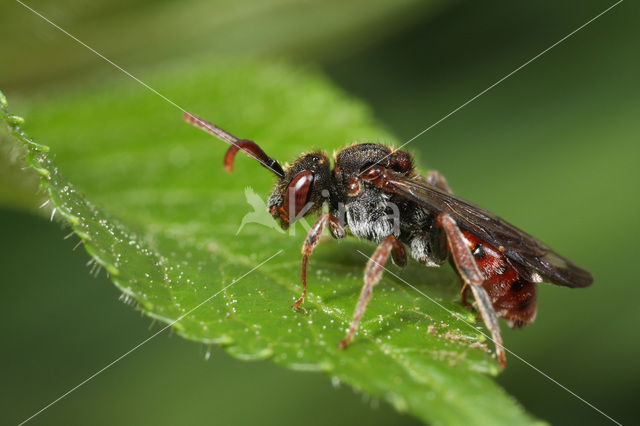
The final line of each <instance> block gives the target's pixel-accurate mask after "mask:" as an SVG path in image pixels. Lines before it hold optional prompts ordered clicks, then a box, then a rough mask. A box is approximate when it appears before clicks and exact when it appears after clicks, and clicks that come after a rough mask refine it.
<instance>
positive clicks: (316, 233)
mask: <svg viewBox="0 0 640 426" xmlns="http://www.w3.org/2000/svg"><path fill="white" fill-rule="evenodd" d="M327 222H329V229H330V231H331V235H332V236H333V237H334V238H343V237H344V236H345V230H344V228H343V227H342V225H340V222H339V221H338V219H337V218H336V217H335V216H333V215H332V214H331V213H322V214H321V215H320V217H319V218H318V220H317V221H316V223H315V224H314V225H313V226H312V227H311V229H310V230H309V232H308V233H307V237H306V238H305V240H304V244H303V245H302V268H301V271H300V278H301V279H302V296H300V299H298V301H297V302H296V303H294V304H293V307H292V308H293V310H294V311H297V310H298V308H299V307H300V305H302V303H303V302H304V298H305V297H306V296H307V263H309V256H311V253H313V250H314V249H315V248H316V246H317V245H318V243H319V242H320V237H321V236H322V231H323V230H324V227H325V226H326V224H327ZM303 310H304V308H303ZM305 312H306V311H305Z"/></svg>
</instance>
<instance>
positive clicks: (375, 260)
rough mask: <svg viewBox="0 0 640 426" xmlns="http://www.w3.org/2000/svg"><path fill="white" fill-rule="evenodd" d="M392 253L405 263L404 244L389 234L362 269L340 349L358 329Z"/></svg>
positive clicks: (399, 262)
mask: <svg viewBox="0 0 640 426" xmlns="http://www.w3.org/2000/svg"><path fill="white" fill-rule="evenodd" d="M392 253H393V258H394V260H395V261H396V263H398V264H399V265H405V264H406V263H407V253H406V252H405V250H404V246H403V245H402V243H401V242H400V240H398V239H397V238H396V237H394V236H393V235H389V236H388V237H387V238H385V239H384V240H383V241H382V242H381V243H380V245H379V246H378V248H377V249H376V251H375V252H374V253H373V255H372V256H371V258H370V259H369V261H368V262H367V266H366V267H365V270H364V286H363V287H362V291H361V292H360V299H358V304H357V305H356V310H355V312H354V313H353V320H351V327H350V328H349V332H348V333H347V337H345V338H344V340H342V341H341V342H340V344H339V345H338V347H339V348H340V349H344V348H346V347H347V345H348V344H349V342H350V341H351V340H352V339H353V336H354V335H355V334H356V331H358V325H359V324H360V320H361V319H362V316H363V315H364V311H365V310H366V309H367V304H368V303H369V301H370V300H371V296H372V295H373V286H374V285H376V284H378V282H379V281H380V279H381V278H382V272H383V271H384V265H385V264H386V263H387V260H389V256H390V255H391V254H392Z"/></svg>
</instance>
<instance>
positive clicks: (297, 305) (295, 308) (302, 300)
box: [291, 297, 308, 314]
mask: <svg viewBox="0 0 640 426" xmlns="http://www.w3.org/2000/svg"><path fill="white" fill-rule="evenodd" d="M302 302H304V297H301V298H300V299H298V301H297V302H296V303H294V304H293V306H292V307H291V309H292V310H293V312H298V309H302V312H304V313H305V314H306V313H308V312H307V310H306V309H305V308H303V307H302V306H300V305H302Z"/></svg>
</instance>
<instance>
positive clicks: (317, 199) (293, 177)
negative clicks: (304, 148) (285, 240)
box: [268, 152, 330, 229]
mask: <svg viewBox="0 0 640 426" xmlns="http://www.w3.org/2000/svg"><path fill="white" fill-rule="evenodd" d="M329 179H330V164H329V159H328V158H327V156H326V155H325V154H323V153H318V152H312V153H310V154H305V155H303V156H302V157H300V158H299V159H298V160H296V161H295V162H294V163H293V165H291V166H290V167H287V168H286V170H285V172H284V177H283V178H282V179H280V180H279V181H278V183H277V184H276V186H275V188H274V190H273V192H272V194H271V196H270V197H269V201H268V208H269V213H271V215H272V216H273V217H274V218H276V219H279V220H280V224H281V226H282V228H283V229H287V228H288V227H289V225H290V224H291V223H294V222H295V221H296V220H298V219H300V218H302V217H304V216H307V215H309V214H311V213H313V212H315V211H317V210H318V209H319V208H320V207H321V206H322V203H323V202H324V201H325V200H326V199H327V198H328V196H329Z"/></svg>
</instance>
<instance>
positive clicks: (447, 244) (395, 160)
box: [183, 113, 593, 368]
mask: <svg viewBox="0 0 640 426" xmlns="http://www.w3.org/2000/svg"><path fill="white" fill-rule="evenodd" d="M183 118H184V119H185V121H187V122H188V123H190V124H192V125H194V126H196V127H198V128H200V129H202V130H204V131H206V132H208V133H210V134H212V135H214V136H216V137H218V138H219V139H221V140H223V141H225V142H227V143H229V144H230V145H231V146H230V147H229V149H228V150H227V152H226V154H225V156H224V167H225V169H226V170H227V171H229V172H231V171H232V170H233V162H234V158H235V156H236V154H237V152H238V151H243V152H244V153H245V154H247V155H248V156H250V157H252V158H254V159H256V160H257V161H259V162H260V163H261V164H262V165H263V166H264V167H265V168H267V169H268V170H270V171H271V172H272V173H273V174H275V176H276V177H277V182H276V184H275V187H274V189H273V192H272V193H271V195H270V196H269V199H268V203H267V208H268V209H269V213H270V214H271V215H272V216H273V217H274V218H275V219H276V220H278V221H279V222H280V224H281V226H282V228H283V229H287V228H288V227H289V225H290V224H292V223H294V222H295V221H297V220H299V219H300V218H302V217H306V216H309V215H312V214H315V213H320V215H319V217H318V219H317V220H316V222H315V224H314V225H313V226H312V227H311V229H310V230H309V232H308V234H307V236H306V238H305V240H304V243H303V246H302V266H301V276H300V279H301V282H302V294H301V296H300V298H299V299H298V300H297V301H296V302H295V303H294V305H293V310H294V311H296V310H298V309H300V308H302V304H303V303H304V300H305V297H306V295H307V264H308V261H309V257H310V256H311V254H312V253H313V251H314V249H315V248H316V246H317V245H318V242H319V241H320V236H321V234H322V232H323V230H324V229H325V228H326V227H327V226H328V228H329V231H330V234H331V235H332V236H333V237H334V238H336V239H339V238H344V237H346V236H347V233H348V232H349V233H350V234H351V235H353V236H354V237H356V238H360V239H366V240H370V241H373V242H375V243H377V244H378V246H377V248H376V250H375V251H374V253H373V255H372V256H371V257H370V259H369V261H368V263H367V265H366V267H365V271H364V285H363V287H362V291H361V293H360V297H359V299H358V302H357V304H356V307H355V310H354V313H353V319H352V321H351V326H350V327H349V330H348V332H347V335H346V336H345V338H344V339H343V340H342V341H341V342H340V343H339V347H340V348H341V349H344V348H346V347H347V345H348V344H349V342H351V340H352V339H353V338H354V336H355V334H356V332H357V330H358V325H359V323H360V320H361V319H362V317H363V315H364V313H365V310H366V308H367V304H368V303H369V302H370V300H371V298H372V295H373V288H374V287H375V285H376V284H377V283H378V282H379V281H380V279H381V278H382V273H383V272H384V269H385V264H386V263H387V261H388V260H389V258H392V260H393V261H394V263H396V264H397V265H399V266H404V265H406V263H407V257H408V256H407V251H406V248H405V246H406V247H408V248H409V250H410V255H411V257H413V258H414V259H415V260H416V261H418V262H420V263H422V264H424V265H426V266H440V265H442V264H444V263H446V262H447V261H448V262H450V263H451V265H452V266H453V267H454V269H455V271H456V272H457V274H458V276H459V277H460V279H461V281H462V290H461V293H462V299H463V303H464V304H465V305H467V306H469V307H473V305H471V304H469V303H468V302H467V297H468V296H469V295H472V296H473V298H474V300H475V306H476V307H477V310H478V311H479V314H480V316H481V318H482V320H483V321H484V324H485V325H486V327H487V329H488V330H489V332H490V333H491V338H492V340H493V342H494V343H495V346H496V354H497V357H498V360H499V362H500V365H501V367H502V368H504V367H505V366H506V356H505V350H504V348H503V344H502V337H501V335H500V327H499V324H498V318H503V319H504V320H505V321H506V323H507V324H508V325H509V326H510V327H522V326H524V325H526V324H529V323H531V322H533V321H534V320H535V317H536V311H537V301H536V291H537V284H538V283H541V282H548V283H553V284H557V285H562V286H565V287H572V288H577V287H587V286H589V285H590V284H591V283H592V281H593V278H592V277H591V275H590V274H589V272H587V271H586V270H584V269H582V268H580V267H578V266H577V265H575V264H574V263H573V262H571V261H570V260H569V259H567V258H565V257H563V256H561V255H559V254H557V253H555V252H554V251H553V250H551V249H550V248H549V247H548V246H547V245H545V244H544V243H542V242H541V241H539V240H537V239H536V238H534V237H532V236H531V235H529V234H527V233H525V232H524V231H521V230H520V229H518V228H516V227H515V226H513V225H511V224H509V223H508V222H506V221H505V220H503V219H501V218H499V217H498V216H496V215H494V214H492V213H490V212H489V211H487V210H485V209H483V208H481V207H478V206H476V205H475V204H472V203H470V202H468V201H466V200H463V199H462V198H459V197H457V196H455V195H454V194H453V193H452V191H451V189H450V188H449V185H448V184H447V181H446V179H445V178H444V177H443V176H442V175H441V174H440V173H438V172H437V171H434V170H432V171H429V172H428V173H427V174H426V175H425V176H422V175H420V174H419V173H418V172H417V171H416V170H415V168H414V164H413V160H412V157H411V156H410V155H409V154H408V153H407V152H405V151H401V150H398V149H393V148H390V147H387V146H385V145H380V144H374V143H356V144H353V145H351V146H347V147H346V148H343V149H341V150H339V151H338V152H337V153H336V154H335V156H334V162H333V169H332V168H331V162H330V160H329V157H328V156H327V154H325V153H323V152H310V153H306V154H303V155H302V156H300V157H299V158H298V159H296V160H295V161H294V162H293V164H291V165H290V166H287V167H285V168H283V167H282V166H281V165H280V164H279V163H278V162H277V161H276V160H274V159H273V158H271V157H269V156H268V155H266V154H265V152H264V151H263V150H262V149H261V148H260V147H259V146H258V145H257V144H256V143H255V142H253V141H249V140H242V139H238V138H236V137H235V136H233V135H231V134H230V133H228V132H226V131H224V130H222V129H221V128H219V127H217V126H215V125H213V124H211V123H209V122H208V121H206V120H203V119H202V118H199V117H197V116H195V115H193V114H190V113H185V114H184V117H183ZM325 204H326V205H328V211H326V212H324V213H322V209H323V206H324V205H325Z"/></svg>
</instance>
